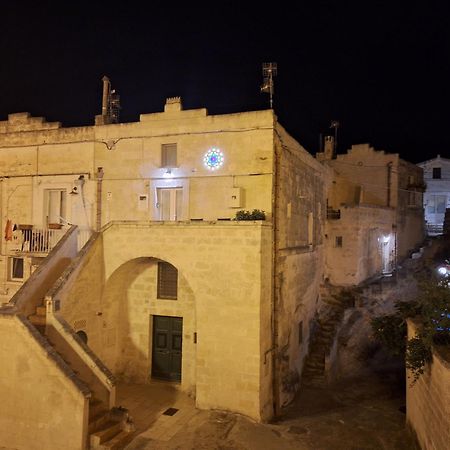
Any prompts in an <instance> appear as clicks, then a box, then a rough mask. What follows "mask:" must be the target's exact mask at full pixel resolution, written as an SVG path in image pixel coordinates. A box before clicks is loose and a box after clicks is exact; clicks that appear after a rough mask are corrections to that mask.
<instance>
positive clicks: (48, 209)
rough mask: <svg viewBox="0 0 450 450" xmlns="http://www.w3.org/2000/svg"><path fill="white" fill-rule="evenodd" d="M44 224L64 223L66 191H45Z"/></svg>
mask: <svg viewBox="0 0 450 450" xmlns="http://www.w3.org/2000/svg"><path fill="white" fill-rule="evenodd" d="M44 196H45V210H44V215H45V223H47V224H49V223H64V221H65V219H66V190H65V189H46V190H45V194H44Z"/></svg>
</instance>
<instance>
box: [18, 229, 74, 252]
mask: <svg viewBox="0 0 450 450" xmlns="http://www.w3.org/2000/svg"><path fill="white" fill-rule="evenodd" d="M20 231H21V234H22V236H21V239H19V242H18V246H17V248H16V250H17V251H19V252H24V253H49V252H50V251H51V250H52V249H53V247H55V245H56V244H57V243H58V242H59V240H60V239H61V238H62V237H63V236H64V233H65V232H66V231H67V230H63V229H50V228H32V229H22V230H20Z"/></svg>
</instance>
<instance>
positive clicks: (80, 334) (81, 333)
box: [77, 330, 88, 344]
mask: <svg viewBox="0 0 450 450" xmlns="http://www.w3.org/2000/svg"><path fill="white" fill-rule="evenodd" d="M77 336H78V337H79V338H80V339H81V340H82V341H83V342H84V343H85V344H87V342H88V337H87V334H86V333H85V332H84V331H83V330H79V331H77Z"/></svg>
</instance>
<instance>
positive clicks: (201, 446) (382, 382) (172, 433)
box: [119, 373, 416, 450]
mask: <svg viewBox="0 0 450 450" xmlns="http://www.w3.org/2000/svg"><path fill="white" fill-rule="evenodd" d="M160 387H163V391H161V390H159V391H158V386H157V385H156V386H154V385H150V387H148V386H147V387H145V389H147V390H146V393H147V394H148V397H147V396H146V395H142V394H140V392H141V391H140V389H141V387H135V388H133V387H128V389H129V392H128V395H129V394H130V393H132V391H133V389H134V393H133V395H134V396H135V399H134V400H131V403H130V404H129V405H126V404H124V406H129V407H130V410H131V413H132V415H133V414H134V417H135V418H136V421H137V424H138V430H137V433H136V437H135V439H134V440H133V441H132V442H131V443H130V444H129V445H128V446H127V450H147V449H152V450H155V449H156V450H175V449H178V450H194V449H195V450H206V449H208V450H213V449H217V450H284V449H286V450H291V449H292V450H293V449H297V450H414V449H415V448H416V447H415V446H414V443H413V441H412V440H411V439H410V437H409V435H408V433H407V432H406V431H405V428H404V423H405V414H404V406H405V405H404V397H403V392H404V386H401V384H400V383H399V382H398V377H396V376H395V375H393V374H389V373H385V374H381V375H372V376H370V377H367V378H364V379H358V380H353V381H351V382H350V381H347V382H345V383H343V384H340V385H336V386H334V387H333V389H312V388H311V389H304V390H303V391H302V392H301V394H300V395H299V396H298V397H297V399H296V400H295V402H294V403H293V404H292V405H291V406H290V407H288V408H287V409H286V410H285V412H284V415H283V417H282V418H281V419H279V420H278V421H276V422H274V423H271V424H257V423H255V422H253V421H251V420H249V419H247V418H245V417H243V416H240V415H237V414H230V413H225V412H219V411H199V410H196V409H195V408H194V405H193V402H192V400H191V399H188V398H187V397H186V396H184V395H183V394H181V393H179V392H178V391H176V390H174V389H172V388H170V386H162V385H161V386H160ZM155 389H156V390H155ZM156 391H158V392H159V394H155V392H156ZM161 392H162V394H161ZM122 394H125V391H123V389H119V399H120V398H121V395H122ZM155 395H156V397H155ZM131 397H132V396H131ZM131 397H130V396H129V397H128V398H131ZM123 399H124V401H125V397H123ZM133 402H134V403H133ZM149 402H151V403H150V404H149ZM169 407H172V408H175V409H178V411H177V412H175V414H174V415H173V416H167V415H164V414H163V412H164V411H166V410H167V408H169ZM149 411H150V412H149ZM172 412H173V411H172Z"/></svg>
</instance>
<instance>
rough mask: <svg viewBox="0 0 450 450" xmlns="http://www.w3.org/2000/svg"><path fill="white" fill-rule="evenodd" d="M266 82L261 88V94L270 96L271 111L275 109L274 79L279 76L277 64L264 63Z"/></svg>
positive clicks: (263, 69)
mask: <svg viewBox="0 0 450 450" xmlns="http://www.w3.org/2000/svg"><path fill="white" fill-rule="evenodd" d="M262 71H263V77H264V82H263V84H262V86H261V92H265V93H266V94H269V99H270V100H269V101H270V109H273V89H274V88H273V86H274V83H273V78H274V77H275V76H276V75H277V63H276V62H270V63H263V65H262Z"/></svg>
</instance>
